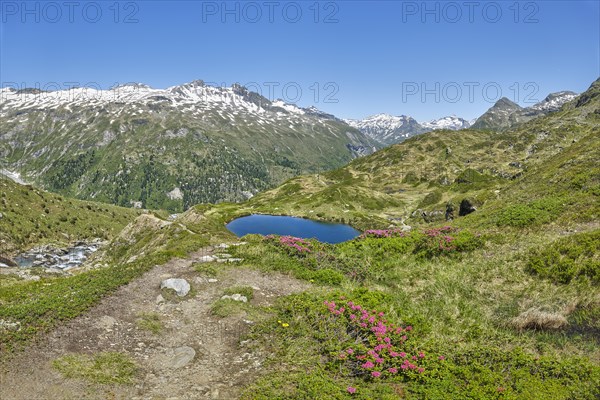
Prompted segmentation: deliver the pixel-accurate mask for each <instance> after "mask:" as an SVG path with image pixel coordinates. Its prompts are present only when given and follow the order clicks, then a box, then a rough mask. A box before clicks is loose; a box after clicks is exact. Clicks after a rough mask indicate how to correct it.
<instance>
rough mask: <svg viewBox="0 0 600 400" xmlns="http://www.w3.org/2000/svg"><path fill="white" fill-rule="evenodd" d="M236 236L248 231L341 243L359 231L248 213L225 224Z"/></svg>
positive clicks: (330, 224)
mask: <svg viewBox="0 0 600 400" xmlns="http://www.w3.org/2000/svg"><path fill="white" fill-rule="evenodd" d="M227 229H229V230H230V231H231V232H233V233H234V234H235V235H236V236H237V237H242V236H244V235H247V234H249V233H256V234H259V235H282V236H284V235H289V236H295V237H299V238H303V239H313V238H314V239H317V240H318V241H320V242H324V243H341V242H345V241H347V240H351V239H354V238H355V237H357V236H358V235H360V232H359V231H357V230H356V229H354V228H353V227H351V226H349V225H344V224H332V223H328V222H319V221H313V220H310V219H304V218H296V217H287V216H279V215H249V216H247V217H241V218H238V219H235V220H233V221H231V222H230V223H228V224H227Z"/></svg>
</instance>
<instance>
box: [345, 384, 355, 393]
mask: <svg viewBox="0 0 600 400" xmlns="http://www.w3.org/2000/svg"><path fill="white" fill-rule="evenodd" d="M346 390H347V391H348V393H350V394H354V393H356V388H355V387H352V386H348V389H346Z"/></svg>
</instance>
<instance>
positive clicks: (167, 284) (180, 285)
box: [160, 278, 190, 297]
mask: <svg viewBox="0 0 600 400" xmlns="http://www.w3.org/2000/svg"><path fill="white" fill-rule="evenodd" d="M160 288H161V289H164V288H167V289H173V290H175V292H176V293H177V296H180V297H183V296H185V295H187V294H188V293H189V292H190V284H189V283H188V281H186V280H185V279H178V278H170V279H166V280H164V281H162V282H161V284H160Z"/></svg>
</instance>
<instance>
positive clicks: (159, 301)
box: [156, 294, 165, 304]
mask: <svg viewBox="0 0 600 400" xmlns="http://www.w3.org/2000/svg"><path fill="white" fill-rule="evenodd" d="M164 301H165V298H164V297H163V296H162V294H159V295H158V296H156V304H160V303H164Z"/></svg>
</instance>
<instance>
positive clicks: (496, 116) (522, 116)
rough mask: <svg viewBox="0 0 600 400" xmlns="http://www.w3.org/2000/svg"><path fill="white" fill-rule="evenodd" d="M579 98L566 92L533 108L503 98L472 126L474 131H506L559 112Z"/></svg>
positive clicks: (556, 94) (553, 94)
mask: <svg viewBox="0 0 600 400" xmlns="http://www.w3.org/2000/svg"><path fill="white" fill-rule="evenodd" d="M575 97H577V94H576V93H574V92H569V91H564V92H557V93H551V94H549V95H548V96H547V97H546V98H545V99H544V100H542V101H540V102H539V103H536V104H534V105H533V106H531V107H525V108H524V107H521V106H519V105H518V104H516V103H514V102H512V101H510V100H509V99H507V98H506V97H503V98H501V99H500V100H498V101H497V102H496V104H494V105H493V106H492V107H491V108H490V109H489V110H487V111H486V112H485V113H484V114H483V115H482V116H481V117H479V118H478V119H477V121H475V123H474V124H473V125H472V128H474V129H492V130H498V129H505V128H510V127H512V126H514V125H517V124H520V123H523V122H527V121H530V120H532V119H534V118H537V117H540V116H542V115H546V114H549V113H551V112H554V111H558V110H559V109H560V108H561V107H562V106H563V104H565V103H567V102H569V101H571V100H573V99H574V98H575Z"/></svg>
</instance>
